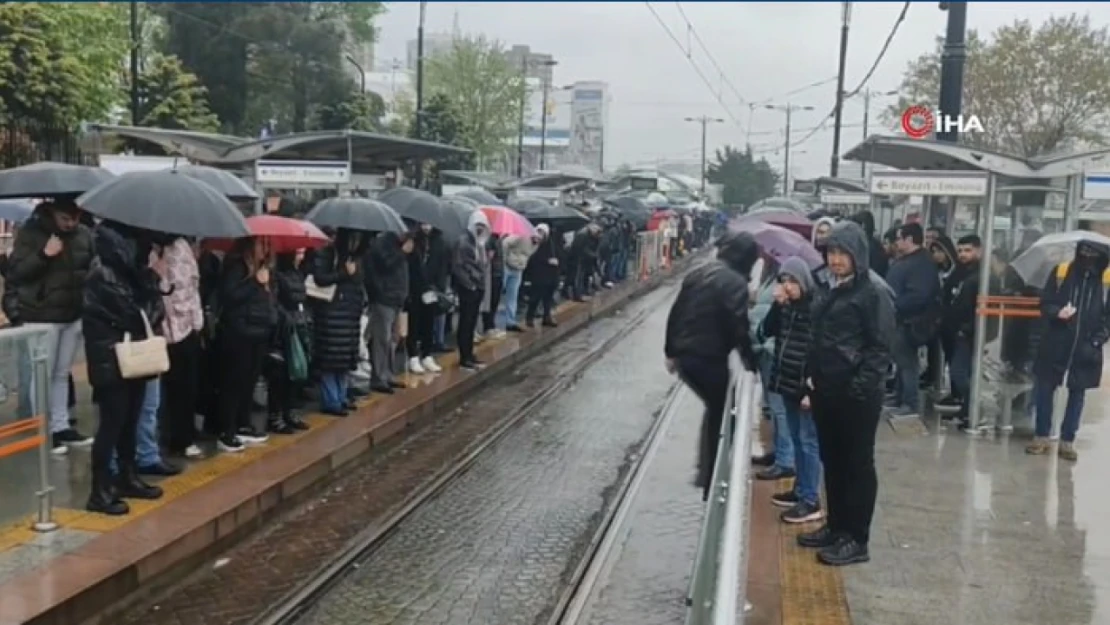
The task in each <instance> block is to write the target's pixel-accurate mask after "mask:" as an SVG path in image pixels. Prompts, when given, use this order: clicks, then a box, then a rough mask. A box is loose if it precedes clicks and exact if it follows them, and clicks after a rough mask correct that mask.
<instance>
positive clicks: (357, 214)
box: [305, 197, 407, 233]
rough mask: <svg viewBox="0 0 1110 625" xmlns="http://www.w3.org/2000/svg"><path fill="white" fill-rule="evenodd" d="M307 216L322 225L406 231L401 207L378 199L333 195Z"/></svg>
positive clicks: (355, 228)
mask: <svg viewBox="0 0 1110 625" xmlns="http://www.w3.org/2000/svg"><path fill="white" fill-rule="evenodd" d="M305 219H306V220H307V221H310V222H312V223H314V224H316V225H317V226H319V227H321V228H348V229H351V230H365V231H366V232H398V233H400V232H404V231H405V230H406V229H407V228H405V222H403V221H401V217H400V215H398V214H397V211H395V210H393V209H392V208H390V207H389V206H388V205H386V204H383V203H382V202H379V201H377V200H368V199H366V198H361V197H333V198H328V199H326V200H323V201H322V202H320V203H318V204H316V206H314V207H313V208H312V210H311V211H309V213H308V214H307V215H305Z"/></svg>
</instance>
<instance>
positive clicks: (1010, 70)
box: [887, 14, 1110, 156]
mask: <svg viewBox="0 0 1110 625" xmlns="http://www.w3.org/2000/svg"><path fill="white" fill-rule="evenodd" d="M967 44H968V55H967V62H966V67H965V69H964V93H963V96H964V98H963V112H964V113H965V114H966V115H976V116H978V117H979V119H980V121H981V122H982V123H983V126H984V130H985V132H982V133H964V134H962V135H961V137H960V141H961V142H963V143H966V144H969V145H973V146H976V147H982V148H987V149H993V150H998V151H1001V152H1006V153H1010V154H1017V155H1021V156H1038V155H1044V154H1050V153H1052V152H1058V151H1061V150H1065V149H1076V148H1081V147H1083V146H1084V145H1103V144H1106V142H1107V139H1108V131H1110V128H1108V125H1107V122H1108V117H1107V114H1108V112H1110V34H1108V31H1107V28H1106V27H1102V28H1095V27H1093V26H1092V25H1091V21H1090V18H1089V17H1087V16H1079V15H1075V14H1072V15H1068V16H1063V17H1052V18H1050V19H1049V20H1048V21H1046V22H1044V23H1042V24H1041V25H1039V26H1036V27H1034V26H1033V25H1032V24H1030V22H1029V21H1027V20H1018V21H1015V22H1014V23H1013V24H1010V25H1007V26H1003V27H1001V28H999V29H998V30H996V31H995V32H994V33H993V34H992V35H991V36H990V38H989V39H984V38H982V37H980V36H979V34H978V33H977V32H975V31H971V32H969V33H968V41H967ZM943 45H944V42H943V39H938V41H937V46H936V49H935V50H934V51H932V52H930V53H928V54H924V55H922V56H921V57H919V58H918V59H916V60H914V61H912V62H910V64H909V66H908V67H907V68H906V71H905V74H904V75H903V79H902V85H901V89H900V91H901V97H900V101H899V103H898V104H897V105H895V106H893V107H891V109H889V110H888V111H887V115H888V117H890V118H891V121H892V122H893V121H894V120H895V119H897V118H898V117H900V116H901V114H902V111H904V110H905V109H906V107H907V106H909V105H912V104H922V105H926V106H928V107H930V108H933V107H935V105H936V103H937V99H938V96H939V94H940V58H941V51H942V49H943Z"/></svg>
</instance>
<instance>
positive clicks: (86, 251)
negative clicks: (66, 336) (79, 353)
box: [5, 209, 93, 323]
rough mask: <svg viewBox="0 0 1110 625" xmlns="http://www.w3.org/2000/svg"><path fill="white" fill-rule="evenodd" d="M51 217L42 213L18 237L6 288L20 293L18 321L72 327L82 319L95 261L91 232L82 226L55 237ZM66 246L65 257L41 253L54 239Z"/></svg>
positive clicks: (63, 255)
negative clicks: (87, 282)
mask: <svg viewBox="0 0 1110 625" xmlns="http://www.w3.org/2000/svg"><path fill="white" fill-rule="evenodd" d="M51 220H52V217H51V215H49V214H47V213H45V212H44V211H43V210H42V209H39V210H36V211H35V214H34V215H32V216H31V218H30V219H28V220H27V221H26V222H25V223H24V224H23V226H22V227H20V229H19V233H18V234H16V237H15V243H14V246H13V249H12V253H11V256H10V257H9V260H8V262H9V267H8V273H7V285H6V287H5V288H7V289H11V288H14V289H16V292H17V293H18V297H17V299H16V301H15V302H13V303H14V304H15V306H14V307H12V306H9V307H10V308H11V309H12V312H15V316H16V321H22V322H26V323H70V322H72V321H77V320H78V319H80V318H81V301H82V299H83V297H84V296H83V290H84V283H85V277H86V275H87V274H88V271H89V266H90V265H91V264H92V259H93V241H92V231H91V230H89V229H88V228H87V227H85V226H83V225H80V224H79V225H78V226H77V228H75V229H74V230H72V231H71V232H64V233H63V232H56V231H55V228H54V224H53V223H52V221H51ZM54 234H57V235H58V237H59V238H60V239H61V240H62V251H61V252H60V253H59V254H58V255H57V256H55V257H53V258H49V257H47V256H46V255H45V254H43V252H42V250H43V248H44V247H45V246H46V242H47V241H48V240H49V239H50V236H51V235H54Z"/></svg>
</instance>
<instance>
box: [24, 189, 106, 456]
mask: <svg viewBox="0 0 1110 625" xmlns="http://www.w3.org/2000/svg"><path fill="white" fill-rule="evenodd" d="M80 215H81V210H80V209H79V208H78V207H77V205H76V204H74V203H73V202H72V201H71V200H57V201H52V202H46V203H43V204H40V205H39V206H38V207H37V208H36V209H35V212H34V214H33V215H32V216H31V217H30V218H29V219H28V220H27V221H26V222H24V223H23V225H22V227H20V229H19V233H18V234H17V235H16V237H15V242H14V246H13V249H12V253H11V256H10V257H9V259H8V272H7V283H6V285H5V291H6V292H9V293H15V294H16V296H15V302H14V305H15V307H16V309H17V310H18V315H17V316H16V318H15V319H11V320H12V321H13V322H14V321H22V322H27V323H46V324H50V325H51V326H52V327H53V328H54V330H55V332H56V340H55V341H54V343H53V347H52V348H53V354H52V355H51V358H50V362H51V363H53V365H52V366H53V369H52V371H51V373H50V390H49V395H48V405H47V406H46V411H47V414H48V415H49V423H50V433H51V438H52V439H53V445H54V453H56V454H64V453H66V451H67V450H68V446H70V445H73V446H86V445H89V444H91V443H92V439H91V438H89V437H87V436H85V435H84V434H82V433H80V432H79V431H77V429H76V428H74V427H73V425H71V423H70V414H69V407H68V406H69V401H68V400H69V373H70V369H72V368H73V361H74V360H75V359H76V357H77V349H78V347H79V346H80V344H81V310H82V293H83V288H84V281H85V278H86V276H87V274H88V271H89V267H90V265H91V264H92V260H93V238H92V231H91V230H89V229H88V228H87V227H85V226H84V225H82V224H81V221H80ZM10 316H11V315H9V317H10Z"/></svg>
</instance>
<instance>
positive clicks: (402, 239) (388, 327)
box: [363, 232, 414, 395]
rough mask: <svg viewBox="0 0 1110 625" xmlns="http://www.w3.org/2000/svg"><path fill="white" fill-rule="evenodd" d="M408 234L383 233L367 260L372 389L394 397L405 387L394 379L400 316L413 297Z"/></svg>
mask: <svg viewBox="0 0 1110 625" xmlns="http://www.w3.org/2000/svg"><path fill="white" fill-rule="evenodd" d="M413 245H414V244H413V241H412V236H411V235H410V234H409V233H408V232H404V233H400V234H398V233H396V232H383V233H381V234H379V235H378V236H376V237H374V240H373V241H372V242H371V243H370V253H369V254H367V255H366V258H365V269H366V271H365V274H364V278H363V279H364V280H365V281H366V292H367V294H369V296H370V364H371V369H370V371H371V373H370V389H371V390H373V391H375V392H378V393H385V394H387V395H392V394H393V390H394V389H395V388H405V385H404V384H402V383H401V382H399V381H397V380H395V379H394V378H393V373H394V364H393V354H394V352H395V351H396V347H397V343H396V340H395V337H394V332H395V328H396V326H397V317H398V316H399V315H400V314H401V309H402V308H404V306H405V301H406V300H407V299H408V297H409V264H408V255H409V254H411V253H412V250H413Z"/></svg>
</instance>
